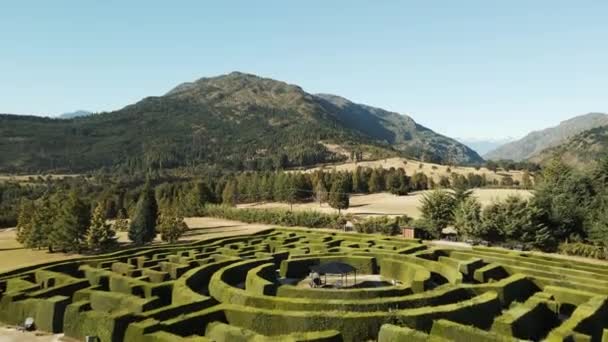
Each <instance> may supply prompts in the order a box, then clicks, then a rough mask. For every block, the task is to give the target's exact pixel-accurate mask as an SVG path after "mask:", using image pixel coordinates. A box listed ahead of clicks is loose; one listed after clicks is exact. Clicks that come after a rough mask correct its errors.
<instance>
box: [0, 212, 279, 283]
mask: <svg viewBox="0 0 608 342" xmlns="http://www.w3.org/2000/svg"><path fill="white" fill-rule="evenodd" d="M184 220H185V221H186V224H187V225H188V227H189V228H190V230H189V231H188V232H186V234H184V235H183V236H182V237H181V239H180V241H182V242H187V241H195V240H200V239H204V238H212V237H218V236H231V235H237V234H245V233H255V232H257V231H260V230H262V229H267V228H270V226H268V225H264V224H246V223H242V222H237V221H230V220H223V219H216V218H210V217H188V218H185V219H184ZM15 238H16V231H15V229H2V230H0V272H4V271H7V270H11V269H14V268H18V267H24V266H28V265H34V264H38V263H42V262H50V261H57V260H68V259H73V258H78V257H81V256H82V255H79V254H64V253H48V252H47V251H46V250H33V249H29V248H23V246H21V244H19V242H17V240H16V239H15ZM118 241H119V242H120V243H121V244H122V245H123V246H125V247H126V246H128V243H129V239H128V237H127V232H119V233H118ZM154 243H156V244H162V242H161V241H160V237H159V236H157V237H156V240H155V241H154Z"/></svg>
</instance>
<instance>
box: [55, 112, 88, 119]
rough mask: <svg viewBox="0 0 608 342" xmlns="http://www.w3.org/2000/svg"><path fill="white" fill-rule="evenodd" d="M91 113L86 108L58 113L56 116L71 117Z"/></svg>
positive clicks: (61, 117)
mask: <svg viewBox="0 0 608 342" xmlns="http://www.w3.org/2000/svg"><path fill="white" fill-rule="evenodd" d="M91 114H93V112H89V111H86V110H77V111H75V112H69V113H63V114H59V115H58V116H57V117H58V118H60V119H73V118H77V117H81V116H89V115H91Z"/></svg>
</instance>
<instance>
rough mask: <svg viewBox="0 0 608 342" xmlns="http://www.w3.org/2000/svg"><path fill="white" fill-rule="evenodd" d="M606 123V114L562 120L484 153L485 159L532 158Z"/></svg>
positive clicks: (607, 116)
mask: <svg viewBox="0 0 608 342" xmlns="http://www.w3.org/2000/svg"><path fill="white" fill-rule="evenodd" d="M603 125H608V115H607V114H604V113H589V114H585V115H580V116H577V117H574V118H572V119H569V120H566V121H562V122H561V123H560V124H559V125H557V126H555V127H550V128H547V129H544V130H541V131H535V132H532V133H530V134H528V135H526V136H525V137H523V138H522V139H520V140H517V141H514V142H511V143H508V144H505V145H503V146H500V147H499V148H497V149H495V150H493V151H491V152H488V153H487V154H485V155H484V158H485V159H491V160H499V159H512V160H515V161H521V160H525V159H529V158H532V157H533V156H535V155H536V154H538V153H540V152H541V151H543V150H545V149H547V148H551V147H554V146H558V145H560V144H561V143H564V142H566V141H567V140H568V139H569V138H571V137H573V136H575V135H577V134H578V133H581V132H583V131H586V130H589V129H592V128H595V127H599V126H603Z"/></svg>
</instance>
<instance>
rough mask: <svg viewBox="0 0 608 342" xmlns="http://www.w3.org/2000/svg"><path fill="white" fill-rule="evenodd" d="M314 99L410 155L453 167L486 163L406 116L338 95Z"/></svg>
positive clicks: (346, 122)
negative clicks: (453, 165) (454, 165)
mask: <svg viewBox="0 0 608 342" xmlns="http://www.w3.org/2000/svg"><path fill="white" fill-rule="evenodd" d="M315 97H317V98H318V99H321V100H325V101H327V102H328V103H329V104H331V105H333V106H334V108H332V112H333V113H334V116H335V117H337V118H338V120H340V122H341V123H342V124H343V125H344V126H345V127H347V128H350V129H352V130H355V131H358V132H362V133H363V134H365V135H366V136H370V137H373V138H374V139H375V140H380V141H383V142H386V143H388V144H389V145H391V146H392V147H393V148H395V149H397V150H399V151H402V152H404V153H405V154H406V155H408V156H413V157H415V158H418V159H422V160H425V161H429V162H440V163H452V164H462V163H480V162H482V161H483V160H482V159H481V157H480V156H479V155H478V154H477V153H476V152H475V151H473V150H471V149H470V148H468V147H466V146H464V145H463V144H461V143H459V142H457V141H456V140H453V139H451V138H448V137H446V136H443V135H440V134H438V133H435V132H433V131H432V130H430V129H428V128H426V127H424V126H422V125H419V124H417V123H416V122H415V121H414V119H412V118H411V117H409V116H407V115H403V114H398V113H395V112H390V111H386V110H384V109H380V108H375V107H370V106H367V105H363V104H356V103H353V102H351V101H349V100H347V99H345V98H343V97H340V96H336V95H330V94H317V95H315Z"/></svg>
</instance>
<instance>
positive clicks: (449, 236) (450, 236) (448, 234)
mask: <svg viewBox="0 0 608 342" xmlns="http://www.w3.org/2000/svg"><path fill="white" fill-rule="evenodd" d="M441 237H442V238H443V239H445V240H450V241H456V240H458V230H456V228H455V227H453V226H447V227H445V228H443V229H442V230H441Z"/></svg>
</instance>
